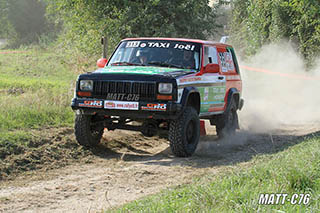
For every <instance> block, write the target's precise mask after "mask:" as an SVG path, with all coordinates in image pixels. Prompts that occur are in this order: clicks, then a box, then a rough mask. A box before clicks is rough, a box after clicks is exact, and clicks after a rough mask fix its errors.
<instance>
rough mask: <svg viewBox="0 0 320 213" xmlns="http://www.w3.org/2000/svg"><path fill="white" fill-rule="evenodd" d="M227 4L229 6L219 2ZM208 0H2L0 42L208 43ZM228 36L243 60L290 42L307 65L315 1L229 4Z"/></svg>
mask: <svg viewBox="0 0 320 213" xmlns="http://www.w3.org/2000/svg"><path fill="white" fill-rule="evenodd" d="M220 2H221V3H224V4H228V3H230V1H223V0H221V1H220ZM208 3H209V0H175V1H172V0H59V1H51V0H0V37H7V38H10V39H11V40H12V41H13V42H12V43H17V44H28V43H32V42H39V40H41V37H42V36H43V35H48V34H49V35H52V36H51V37H50V38H52V39H54V38H59V42H62V43H63V44H64V46H65V47H66V48H74V49H77V51H79V52H81V53H84V54H88V55H94V54H97V52H99V51H100V46H99V45H100V43H99V38H100V37H101V36H107V37H108V38H109V46H110V47H113V46H114V45H116V43H118V42H119V40H121V39H123V38H126V37H141V36H146V37H149V36H150V37H151V36H157V37H185V38H198V39H208V38H212V37H213V36H214V35H215V34H216V33H217V31H218V30H219V29H221V27H222V26H221V25H220V24H219V23H217V20H218V17H217V16H218V14H219V13H218V11H219V10H221V9H219V7H218V6H219V5H216V6H215V7H210V6H209V4H208ZM231 8H232V10H231V13H230V16H231V17H230V20H231V21H230V23H229V27H228V29H229V32H228V33H229V35H230V36H231V38H232V42H233V43H234V44H235V46H237V47H239V48H241V49H244V50H245V54H246V55H252V54H254V53H256V52H257V51H258V50H259V48H260V47H261V46H262V45H264V44H266V43H271V42H275V41H280V40H281V39H284V38H285V39H289V40H290V41H292V42H293V43H295V44H296V45H297V49H298V50H299V51H300V53H301V54H302V55H303V56H304V57H305V59H306V60H307V61H312V59H314V58H315V57H317V56H318V55H319V53H320V1H319V0H233V1H231Z"/></svg>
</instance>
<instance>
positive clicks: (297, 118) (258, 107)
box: [196, 42, 320, 157]
mask: <svg viewBox="0 0 320 213" xmlns="http://www.w3.org/2000/svg"><path fill="white" fill-rule="evenodd" d="M240 66H241V76H242V80H243V94H242V96H243V98H244V99H245V103H244V107H243V109H242V110H241V111H239V112H238V115H239V120H240V121H239V122H240V130H239V131H237V133H236V134H235V135H233V136H229V137H226V138H224V139H222V140H218V138H214V137H210V138H209V139H208V140H205V139H202V140H201V141H200V143H199V145H198V149H197V151H196V154H198V155H210V156H216V157H219V156H220V157H222V156H223V155H225V154H226V153H228V152H233V151H234V149H239V148H241V147H243V146H247V145H248V144H250V143H254V144H255V143H261V144H264V145H265V144H271V143H272V135H278V134H280V135H282V134H289V135H295V134H300V133H301V132H310V131H311V130H312V129H313V128H315V127H318V129H319V127H320V110H319V106H320V95H319V94H318V91H319V90H320V83H319V82H320V59H319V60H318V61H317V62H316V65H315V66H314V67H315V68H314V69H312V70H309V71H306V68H305V65H304V62H303V59H302V58H301V56H300V55H299V54H298V53H297V52H296V51H295V50H294V48H293V47H292V45H291V44H290V43H289V42H282V43H281V44H279V43H278V44H269V45H267V46H264V47H263V48H262V49H261V50H260V52H259V53H257V54H256V55H255V56H253V57H251V58H250V60H247V61H240ZM249 69H250V70H249ZM304 129H305V130H304ZM206 130H207V134H208V135H209V136H214V135H215V134H216V133H215V128H214V127H213V126H210V124H209V122H206ZM261 146H262V145H261Z"/></svg>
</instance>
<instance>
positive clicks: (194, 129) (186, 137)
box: [169, 106, 200, 157]
mask: <svg viewBox="0 0 320 213" xmlns="http://www.w3.org/2000/svg"><path fill="white" fill-rule="evenodd" d="M199 137H200V119H199V116H198V113H197V111H196V110H195V109H194V108H193V107H190V106H187V107H186V108H185V110H184V111H183V113H182V115H181V117H180V118H178V119H177V120H174V121H171V122H170V127H169V141H170V148H171V151H172V153H173V154H174V155H175V156H177V157H189V156H191V155H192V154H193V153H194V151H195V150H196V148H197V145H198V142H199Z"/></svg>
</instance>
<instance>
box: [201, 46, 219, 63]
mask: <svg viewBox="0 0 320 213" xmlns="http://www.w3.org/2000/svg"><path fill="white" fill-rule="evenodd" d="M218 63H219V61H218V51H217V48H216V47H211V46H205V47H204V58H203V66H206V65H207V64H218Z"/></svg>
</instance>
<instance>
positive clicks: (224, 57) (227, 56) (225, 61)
mask: <svg viewBox="0 0 320 213" xmlns="http://www.w3.org/2000/svg"><path fill="white" fill-rule="evenodd" d="M219 58H220V61H221V70H222V72H234V71H235V66H234V63H233V58H232V52H231V51H230V49H227V50H226V49H219Z"/></svg>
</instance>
